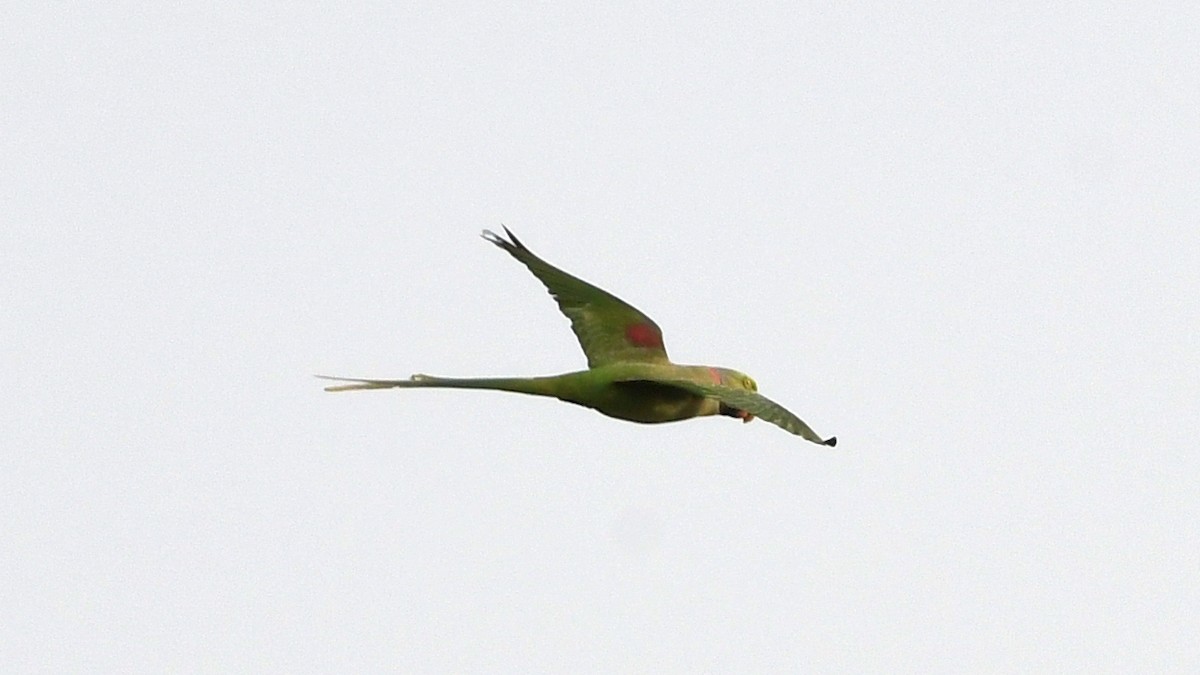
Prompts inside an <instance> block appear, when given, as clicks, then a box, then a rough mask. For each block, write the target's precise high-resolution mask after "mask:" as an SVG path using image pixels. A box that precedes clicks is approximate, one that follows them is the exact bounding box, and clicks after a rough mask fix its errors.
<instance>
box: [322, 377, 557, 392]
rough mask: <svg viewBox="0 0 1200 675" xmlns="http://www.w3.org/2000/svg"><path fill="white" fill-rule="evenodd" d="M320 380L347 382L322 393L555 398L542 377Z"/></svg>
mask: <svg viewBox="0 0 1200 675" xmlns="http://www.w3.org/2000/svg"><path fill="white" fill-rule="evenodd" d="M316 377H319V378H321V379H322V380H333V381H335V382H349V383H350V384H336V385H332V386H329V387H325V391H361V390H365V389H394V388H401V389H406V388H412V387H444V388H449V389H494V390H497V391H512V392H517V393H519V394H534V395H537V396H557V395H558V393H557V391H556V389H555V386H554V384H553V379H554V378H542V377H519V378H518V377H485V378H471V379H467V378H453V377H433V376H432V375H421V374H417V375H413V376H412V377H410V378H408V379H407V380H364V379H359V378H356V377H331V376H329V375H317V376H316Z"/></svg>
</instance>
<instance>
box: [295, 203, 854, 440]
mask: <svg viewBox="0 0 1200 675" xmlns="http://www.w3.org/2000/svg"><path fill="white" fill-rule="evenodd" d="M504 232H505V234H507V235H508V238H507V239H505V238H504V237H501V236H500V235H498V234H496V233H494V232H491V231H490V230H484V231H483V238H484V239H486V240H487V241H489V242H491V243H493V244H495V245H496V246H499V247H500V248H501V249H503V250H505V251H506V252H508V254H509V255H511V256H512V257H514V258H516V259H517V260H519V261H520V262H521V263H522V264H523V265H525V267H527V268H529V271H530V272H532V273H533V275H534V276H536V277H537V278H538V279H539V280H540V281H541V282H542V283H543V284H545V286H546V289H547V290H549V291H550V295H551V296H553V297H554V300H555V301H556V302H557V303H558V308H559V309H560V310H562V313H563V314H565V315H566V316H567V318H568V319H570V320H571V330H573V331H575V337H576V338H578V339H579V345H580V346H581V347H583V353H584V355H586V356H587V362H588V368H587V370H581V371H577V372H573V373H564V374H562V375H551V376H546V377H489V378H451V377H434V376H432V375H413V376H412V377H410V378H409V379H407V380H368V379H358V378H347V377H330V376H328V375H318V376H317V377H320V378H322V379H326V380H336V381H339V382H349V383H350V384H339V385H334V386H330V387H326V388H325V391H354V390H362V389H392V388H401V389H407V388H416V387H443V388H455V389H493V390H497V391H510V392H516V393H520V394H532V395H534V396H552V397H554V398H557V399H559V400H562V401H566V402H568V403H575V404H577V405H581V406H584V407H587V408H593V409H595V410H598V411H599V412H601V413H603V414H605V415H608V416H609V417H615V418H617V419H622V420H629V421H631V422H642V423H647V424H653V423H658V422H674V421H678V420H686V419H691V418H693V417H704V416H707V415H724V416H726V417H734V418H738V419H740V420H742V421H743V422H749V421H750V420H752V419H754V418H755V417H760V418H762V419H764V420H766V421H768V422H770V423H772V424H774V425H776V426H778V427H780V428H782V429H784V430H786V431H790V432H792V433H793V434H796V435H797V436H801V437H803V438H805V439H807V440H810V441H812V442H814V443H820V444H822V445H829V446H833V445H836V444H837V438H834V437H831V438H828V439H822V438H821V437H820V436H818V435H817V434H816V433H815V432H814V431H813V430H812V429H810V428H809V426H808V425H807V424H805V423H804V422H803V421H801V420H800V418H799V417H796V416H795V415H793V414H792V413H791V412H788V411H787V410H786V409H785V408H784V407H783V406H781V405H779V404H778V403H775V402H774V401H772V400H770V399H768V398H766V397H765V396H763V395H761V394H759V393H758V385H757V384H755V382H754V380H753V379H751V378H750V377H749V376H748V375H746V374H744V373H740V372H738V371H736V370H731V369H729V368H714V367H711V366H683V365H678V364H675V363H671V361H670V360H669V359H668V358H667V350H666V348H665V347H663V337H662V330H660V329H659V327H658V325H657V324H656V323H654V322H653V321H652V320H650V317H648V316H646V315H645V314H642V313H641V312H640V311H638V310H637V309H635V308H634V307H633V306H631V305H629V304H628V303H626V302H624V301H622V300H621V299H619V298H617V297H616V296H614V295H612V294H610V293H608V292H606V291H603V290H601V289H599V288H596V287H595V286H593V285H591V284H589V283H587V282H586V281H583V280H582V279H578V278H576V277H573V276H571V275H570V274H567V273H566V272H564V271H562V270H560V269H558V268H557V267H554V266H553V265H551V264H549V263H547V262H546V261H544V260H542V259H541V258H539V257H537V256H536V255H534V254H533V252H531V251H530V250H529V249H528V248H526V247H525V245H524V244H522V243H521V241H520V240H519V239H517V237H516V236H515V235H513V233H512V232H511V231H509V229H508V228H507V227H505V228H504Z"/></svg>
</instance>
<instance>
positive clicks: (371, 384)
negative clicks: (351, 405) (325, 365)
mask: <svg viewBox="0 0 1200 675" xmlns="http://www.w3.org/2000/svg"><path fill="white" fill-rule="evenodd" d="M314 377H319V378H321V379H322V380H333V381H335V382H353V383H354V384H338V385H333V386H330V387H325V391H358V390H361V389H395V388H397V387H401V388H403V387H437V386H446V385H439V384H437V383H436V382H437V380H438V378H435V377H429V376H428V375H420V374H417V375H413V376H412V377H410V378H408V379H407V380H362V379H359V378H357V377H333V376H332V375H315V376H314Z"/></svg>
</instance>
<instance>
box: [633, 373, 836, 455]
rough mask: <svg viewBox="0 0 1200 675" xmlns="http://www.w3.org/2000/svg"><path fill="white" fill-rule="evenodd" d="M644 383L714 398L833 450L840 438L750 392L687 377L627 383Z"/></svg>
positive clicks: (650, 378)
mask: <svg viewBox="0 0 1200 675" xmlns="http://www.w3.org/2000/svg"><path fill="white" fill-rule="evenodd" d="M632 380H642V381H647V380H648V381H653V382H658V383H659V384H667V385H671V386H673V387H678V388H680V389H686V390H687V391H690V392H692V393H693V394H699V395H700V396H707V397H709V398H715V399H717V400H719V401H720V402H722V403H724V404H725V405H727V406H729V407H730V408H736V409H738V410H745V411H746V412H748V413H750V414H751V415H754V416H755V417H759V418H762V419H764V420H766V421H768V422H770V423H771V424H774V425H775V426H777V427H779V428H781V429H783V430H785V431H790V432H792V433H793V434H796V435H797V436H802V437H804V438H805V439H806V440H809V441H812V442H813V443H820V444H821V445H828V446H830V447H832V446H835V445H837V437H836V436H834V437H831V438H827V439H826V438H821V437H820V436H818V435H817V433H816V432H815V431H813V430H812V428H811V427H809V426H808V425H807V424H805V423H804V421H803V420H801V419H800V418H799V417H796V416H795V415H793V414H792V413H791V411H789V410H788V409H787V408H784V407H783V406H781V405H779V404H778V403H776V402H774V401H772V400H771V399H769V398H767V397H766V396H763V395H762V394H760V393H758V392H754V391H750V390H749V389H738V388H736V387H727V386H725V385H721V384H715V383H713V384H708V383H703V382H696V381H693V380H690V379H687V378H674V377H631V378H629V380H628V381H632Z"/></svg>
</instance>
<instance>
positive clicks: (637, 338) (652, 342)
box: [625, 323, 663, 349]
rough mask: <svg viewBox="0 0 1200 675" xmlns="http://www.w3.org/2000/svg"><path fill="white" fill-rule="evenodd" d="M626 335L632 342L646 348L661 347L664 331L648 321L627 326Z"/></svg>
mask: <svg viewBox="0 0 1200 675" xmlns="http://www.w3.org/2000/svg"><path fill="white" fill-rule="evenodd" d="M625 337H626V338H628V340H629V342H630V344H633V345H634V346H637V347H645V348H646V349H661V348H662V346H663V340H662V331H660V330H659V329H658V328H656V327H654V326H652V325H650V324H648V323H631V324H629V325H628V326H626V327H625Z"/></svg>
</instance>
